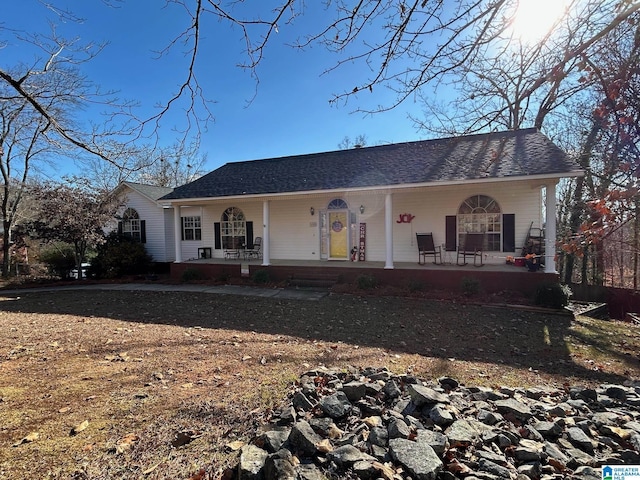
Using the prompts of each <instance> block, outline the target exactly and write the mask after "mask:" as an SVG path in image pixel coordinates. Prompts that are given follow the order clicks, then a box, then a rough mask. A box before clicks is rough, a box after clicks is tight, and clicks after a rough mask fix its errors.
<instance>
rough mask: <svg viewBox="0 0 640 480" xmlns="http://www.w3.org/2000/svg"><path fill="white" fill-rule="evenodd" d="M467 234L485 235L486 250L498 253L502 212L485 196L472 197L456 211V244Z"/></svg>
mask: <svg viewBox="0 0 640 480" xmlns="http://www.w3.org/2000/svg"><path fill="white" fill-rule="evenodd" d="M467 232H475V233H486V242H487V244H486V245H485V249H486V250H490V251H500V244H501V243H500V236H501V234H502V211H501V210H500V205H498V202H496V201H495V200H494V199H493V198H491V197H489V196H487V195H473V196H471V197H469V198H467V199H466V200H465V201H464V202H462V204H461V205H460V208H459V209H458V244H460V242H461V241H462V234H464V233H467Z"/></svg>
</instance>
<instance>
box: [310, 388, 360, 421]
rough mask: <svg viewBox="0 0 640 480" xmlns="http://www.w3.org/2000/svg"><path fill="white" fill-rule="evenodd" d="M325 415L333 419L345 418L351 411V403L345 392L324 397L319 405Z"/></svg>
mask: <svg viewBox="0 0 640 480" xmlns="http://www.w3.org/2000/svg"><path fill="white" fill-rule="evenodd" d="M318 405H319V406H320V408H321V409H322V411H323V412H324V413H325V415H327V416H329V417H331V418H343V417H345V416H347V414H348V413H349V411H350V410H351V407H352V405H351V403H350V402H349V399H348V398H347V396H346V395H345V394H344V392H342V391H340V392H336V393H334V394H333V395H329V396H327V397H324V398H322V399H321V400H320V402H319V403H318Z"/></svg>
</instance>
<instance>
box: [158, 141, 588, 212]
mask: <svg viewBox="0 0 640 480" xmlns="http://www.w3.org/2000/svg"><path fill="white" fill-rule="evenodd" d="M578 172H579V167H578V166H577V165H576V164H575V163H574V162H573V161H571V160H570V159H569V158H568V157H567V156H566V154H565V153H564V152H563V151H562V150H561V149H560V148H559V147H558V146H556V145H555V144H553V143H552V142H551V141H550V140H549V139H548V138H547V137H545V136H544V135H543V134H542V133H540V132H539V131H538V130H537V129H526V130H516V131H507V132H499V133H488V134H481V135H468V136H463V137H451V138H444V139H436V140H423V141H417V142H407V143H398V144H390V145H381V146H375V147H366V148H356V149H351V150H338V151H333V152H325V153H315V154H307V155H295V156H290V157H281V158H271V159H265V160H253V161H246V162H235V163H227V164H225V165H223V166H222V167H220V168H218V169H217V170H214V171H213V172H210V173H208V174H207V175H205V176H203V177H201V178H199V179H198V180H195V181H194V182H191V183H188V184H186V185H183V186H181V187H178V188H176V189H175V190H174V191H173V192H172V193H170V194H168V195H166V196H165V197H163V200H171V199H186V198H213V197H225V196H235V195H260V194H273V193H288V192H291V193H293V192H302V191H314V190H333V189H351V188H368V187H369V188H373V187H384V186H399V185H411V184H425V183H435V182H447V181H449V182H452V181H463V180H473V179H483V178H496V179H498V178H511V177H513V178H514V179H515V178H516V177H525V176H529V175H540V174H546V175H558V176H559V177H560V176H575V175H576V174H577V173H578Z"/></svg>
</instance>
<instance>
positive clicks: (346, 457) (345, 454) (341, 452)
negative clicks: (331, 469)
mask: <svg viewBox="0 0 640 480" xmlns="http://www.w3.org/2000/svg"><path fill="white" fill-rule="evenodd" d="M327 458H329V460H331V461H333V462H335V463H336V465H338V466H339V467H341V468H344V469H347V468H350V467H351V466H352V465H353V464H355V463H356V462H369V463H371V462H374V461H375V460H376V459H375V458H374V457H372V456H371V455H368V454H366V453H364V452H361V451H360V450H358V449H357V448H356V447H354V446H353V445H343V446H342V447H338V448H336V449H335V450H333V451H331V452H329V453H328V454H327Z"/></svg>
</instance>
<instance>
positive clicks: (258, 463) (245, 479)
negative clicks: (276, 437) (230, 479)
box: [238, 445, 269, 480]
mask: <svg viewBox="0 0 640 480" xmlns="http://www.w3.org/2000/svg"><path fill="white" fill-rule="evenodd" d="M268 456H269V454H268V453H267V452H266V451H264V450H263V449H261V448H259V447H256V446H255V445H245V446H244V447H242V449H241V450H240V463H239V464H238V480H261V479H263V478H264V475H263V473H264V472H263V468H264V464H265V460H266V459H267V457H268Z"/></svg>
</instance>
